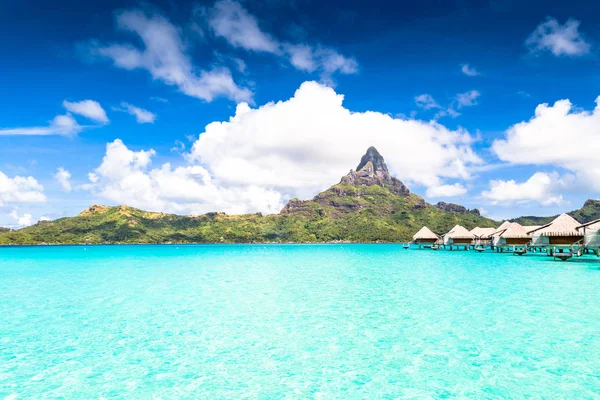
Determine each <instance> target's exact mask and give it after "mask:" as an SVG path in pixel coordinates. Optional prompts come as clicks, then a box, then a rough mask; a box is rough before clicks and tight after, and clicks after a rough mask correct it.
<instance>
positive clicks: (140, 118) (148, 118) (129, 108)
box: [114, 102, 156, 124]
mask: <svg viewBox="0 0 600 400" xmlns="http://www.w3.org/2000/svg"><path fill="white" fill-rule="evenodd" d="M114 110H115V111H123V112H126V113H128V114H130V115H133V116H134V117H135V120H136V121H137V123H138V124H153V123H154V120H156V114H154V113H152V112H150V111H148V110H144V109H143V108H139V107H136V106H134V105H133V104H129V103H126V102H122V103H121V107H120V108H118V107H116V108H114Z"/></svg>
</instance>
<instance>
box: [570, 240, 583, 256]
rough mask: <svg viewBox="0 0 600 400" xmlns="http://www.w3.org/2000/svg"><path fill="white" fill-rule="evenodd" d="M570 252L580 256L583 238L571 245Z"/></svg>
mask: <svg viewBox="0 0 600 400" xmlns="http://www.w3.org/2000/svg"><path fill="white" fill-rule="evenodd" d="M570 249H571V253H572V254H577V257H581V256H582V254H583V253H582V251H583V250H585V241H584V239H580V240H578V241H576V242H575V243H573V244H572V245H571V248H570Z"/></svg>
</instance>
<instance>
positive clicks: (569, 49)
mask: <svg viewBox="0 0 600 400" xmlns="http://www.w3.org/2000/svg"><path fill="white" fill-rule="evenodd" d="M525 45H526V46H527V48H528V49H529V52H530V53H532V54H539V53H541V52H543V51H550V52H552V54H554V55H555V56H581V55H584V54H587V53H589V52H590V44H589V43H587V42H586V41H585V39H584V38H583V37H582V36H581V34H580V33H579V21H576V20H574V19H569V20H567V22H565V24H564V25H561V24H560V23H559V22H558V21H557V20H556V19H554V18H549V19H548V20H547V21H546V22H543V23H541V24H540V25H539V26H538V27H537V28H536V29H535V30H534V31H533V32H532V33H531V34H530V35H529V37H528V38H527V40H526V41H525Z"/></svg>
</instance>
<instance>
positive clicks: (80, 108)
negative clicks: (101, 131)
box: [63, 100, 109, 124]
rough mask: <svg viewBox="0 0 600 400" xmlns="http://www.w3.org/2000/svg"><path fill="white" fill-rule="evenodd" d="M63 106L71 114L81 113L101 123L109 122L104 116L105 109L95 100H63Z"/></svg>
mask: <svg viewBox="0 0 600 400" xmlns="http://www.w3.org/2000/svg"><path fill="white" fill-rule="evenodd" d="M63 106H64V107H65V108H66V109H67V110H68V111H70V112H72V113H73V114H78V115H81V116H83V117H86V118H89V119H91V120H92V121H95V122H98V123H101V124H108V123H109V120H108V117H107V116H106V111H104V109H103V108H102V106H101V105H100V103H98V102H97V101H94V100H83V101H78V102H70V101H67V100H65V101H63Z"/></svg>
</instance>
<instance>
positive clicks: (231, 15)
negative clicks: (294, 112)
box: [208, 0, 358, 84]
mask: <svg viewBox="0 0 600 400" xmlns="http://www.w3.org/2000/svg"><path fill="white" fill-rule="evenodd" d="M208 24H209V26H210V27H211V29H212V31H213V32H214V34H215V35H216V36H219V37H222V38H224V39H225V40H227V42H228V43H229V44H230V45H232V46H234V47H238V48H243V49H245V50H249V51H255V52H265V53H271V54H275V55H278V56H282V57H287V58H288V59H289V62H290V64H292V66H294V67H295V68H296V69H298V70H300V71H306V72H316V71H317V72H319V73H320V75H321V80H322V81H323V82H327V83H329V84H330V83H331V76H332V75H333V74H334V73H336V72H339V73H341V74H354V73H356V72H358V63H357V62H356V60H354V59H353V58H350V57H346V56H343V55H342V54H340V53H338V52H337V51H336V50H334V49H332V48H330V47H325V46H321V45H315V46H312V45H309V44H305V43H286V42H281V41H279V40H277V39H276V38H274V37H273V36H271V35H269V34H267V33H265V32H263V31H262V30H261V29H260V27H259V25H258V21H257V19H256V17H254V16H253V15H252V14H250V13H249V12H248V10H246V9H245V8H244V7H243V6H242V5H241V4H240V3H239V2H237V1H232V0H219V1H217V2H216V3H215V5H214V7H213V8H212V9H210V10H209V11H208Z"/></svg>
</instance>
